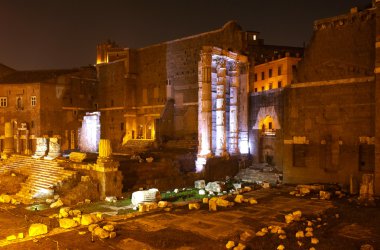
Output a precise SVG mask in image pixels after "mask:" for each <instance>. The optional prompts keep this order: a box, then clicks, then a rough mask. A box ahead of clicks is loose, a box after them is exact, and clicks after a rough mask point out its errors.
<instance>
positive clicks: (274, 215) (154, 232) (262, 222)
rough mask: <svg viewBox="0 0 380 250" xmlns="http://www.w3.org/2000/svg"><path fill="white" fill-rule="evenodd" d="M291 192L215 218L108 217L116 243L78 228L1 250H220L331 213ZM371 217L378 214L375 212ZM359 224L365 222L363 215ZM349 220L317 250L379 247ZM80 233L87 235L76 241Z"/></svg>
mask: <svg viewBox="0 0 380 250" xmlns="http://www.w3.org/2000/svg"><path fill="white" fill-rule="evenodd" d="M291 190H293V188H292V187H282V188H280V189H261V190H256V191H252V192H249V193H245V194H244V197H245V198H249V197H254V198H255V199H256V200H257V201H258V204H254V205H250V204H247V203H244V204H236V205H235V206H233V207H230V208H222V209H219V210H218V211H217V212H209V211H208V205H207V204H202V206H201V209H200V210H192V211H189V210H188V208H187V206H183V207H176V208H175V209H173V210H172V211H170V212H164V211H158V212H151V213H144V214H140V215H139V216H136V217H133V218H127V219H123V216H118V217H110V218H109V221H110V222H111V223H114V224H115V226H116V228H117V235H118V236H117V237H116V238H115V239H107V240H99V239H95V240H94V241H93V240H92V239H91V234H89V233H88V231H87V228H86V227H82V228H76V229H75V230H70V231H67V230H54V231H52V233H49V234H48V235H46V237H43V238H40V239H38V240H37V241H31V240H29V241H24V242H19V243H17V244H9V242H8V243H6V244H3V246H4V249H57V246H58V245H59V249H146V250H154V249H179V250H190V249H224V248H225V244H226V242H227V241H228V240H230V239H234V240H235V242H238V241H239V235H241V233H242V232H244V231H247V232H251V233H252V234H253V235H254V234H255V232H257V231H259V230H260V229H261V228H262V227H267V226H270V225H279V226H282V227H284V228H285V229H286V230H288V227H289V225H286V224H285V220H284V215H286V214H288V213H290V212H293V211H296V210H301V211H302V213H303V215H304V216H305V217H307V218H317V217H319V216H322V214H324V213H326V210H328V209H329V208H335V205H334V204H335V202H334V201H326V200H319V199H315V198H312V197H308V198H307V197H304V198H298V197H294V196H290V195H289V194H288V193H289V191H291ZM349 207H351V206H349ZM349 209H351V208H349ZM375 209H376V208H375ZM355 211H356V212H355V213H356V214H359V215H360V214H361V208H358V209H357V210H355ZM368 211H369V210H368ZM371 211H372V210H371ZM373 211H374V214H376V210H373ZM373 211H372V212H373ZM8 217H10V216H9V215H8V216H7V215H6V214H4V213H3V211H0V222H1V221H2V220H3V221H7V224H8V223H9V221H10V220H11V218H8ZM325 217H326V216H325ZM342 217H343V216H342ZM14 218H15V223H14V226H15V227H19V228H24V227H25V222H22V221H23V219H22V218H18V217H14ZM125 218H126V217H125ZM363 218H366V217H365V214H364V215H363ZM350 219H351V218H346V219H345V220H344V222H343V220H342V221H341V222H339V223H340V224H335V225H332V226H331V228H328V226H326V227H325V228H326V230H325V231H323V232H320V237H321V239H322V237H323V240H324V241H326V244H325V245H322V244H320V245H318V247H317V249H358V244H359V246H360V244H362V243H364V242H368V241H370V242H371V241H372V242H375V243H376V244H378V243H379V242H378V240H377V239H378V238H380V232H379V231H378V230H377V229H375V230H373V229H370V227H367V225H366V224H365V223H368V221H371V218H366V220H367V222H365V220H363V223H360V221H359V223H358V222H357V221H356V222H355V223H354V221H351V220H350ZM374 219H375V218H374ZM320 224H322V223H320ZM332 224H333V223H332ZM8 225H9V224H8ZM1 230H8V231H9V230H10V229H9V228H4V227H2V226H1V224H0V231H1ZM289 230H290V229H289ZM294 230H298V229H294ZM357 230H359V231H360V232H362V233H363V232H366V231H368V232H367V233H366V235H367V238H365V237H361V238H360V239H359V238H358V234H353V233H352V231H357ZM376 230H377V231H376ZM78 231H82V232H86V233H85V234H84V235H79V234H78ZM331 232H337V234H336V235H333V236H334V237H331V236H332V235H331ZM293 233H294V232H292V233H291V235H292V236H291V235H289V234H288V233H287V234H288V237H293V238H294V235H293ZM360 235H363V234H359V236H360ZM262 239H263V242H266V243H265V244H266V245H259V244H257V245H252V243H251V245H250V249H275V248H273V244H278V242H275V243H273V244H272V245H270V246H269V245H268V244H269V243H270V242H271V241H273V240H274V241H278V237H277V238H276V239H274V238H267V239H266V241H265V240H264V238H262ZM253 240H254V239H253ZM305 240H306V239H305ZM323 240H322V241H323ZM342 240H347V241H350V240H351V241H350V242H352V244H351V245H349V244H345V245H344V246H343V247H345V248H339V247H338V246H339V241H342ZM290 241H291V240H290V239H289V240H288V243H287V244H288V245H287V249H295V248H296V247H297V249H303V248H299V247H298V246H297V245H295V244H297V243H296V242H297V240H295V241H294V239H293V242H290ZM328 241H331V242H328ZM304 242H305V241H304ZM309 242H310V240H309ZM337 242H338V243H337ZM1 243H4V241H0V245H1ZM58 243H59V244H58ZM255 244H256V242H255ZM263 244H264V243H263ZM291 244H293V245H291ZM304 244H306V245H304V246H305V247H306V246H308V247H309V245H307V244H308V243H304ZM309 244H310V243H309ZM336 244H338V245H336ZM253 246H255V247H253ZM289 246H290V248H289ZM331 246H333V248H331ZM347 246H348V247H347ZM359 248H360V247H359ZM305 249H306V248H305ZM307 249H309V248H307Z"/></svg>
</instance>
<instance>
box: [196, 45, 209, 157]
mask: <svg viewBox="0 0 380 250" xmlns="http://www.w3.org/2000/svg"><path fill="white" fill-rule="evenodd" d="M211 60H212V55H211V51H202V53H201V61H200V65H199V70H200V72H199V73H200V74H198V83H199V90H198V105H199V108H198V141H199V142H198V144H199V146H198V155H201V156H207V155H209V154H211V129H212V128H211V126H212V100H211Z"/></svg>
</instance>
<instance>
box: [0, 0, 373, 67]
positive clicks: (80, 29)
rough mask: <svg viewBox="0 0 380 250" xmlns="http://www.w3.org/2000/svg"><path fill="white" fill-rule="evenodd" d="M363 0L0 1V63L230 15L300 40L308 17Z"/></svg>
mask: <svg viewBox="0 0 380 250" xmlns="http://www.w3.org/2000/svg"><path fill="white" fill-rule="evenodd" d="M370 3H371V0H212V1H208V0H191V1H190V0H158V1H154V0H150V1H148V0H136V1H129V0H124V1H122V0H104V1H99V0H0V35H1V36H0V63H3V64H5V65H7V66H10V67H13V68H15V69H18V70H32V69H59V68H73V67H78V66H85V65H89V64H94V63H95V57H96V45H97V44H98V43H101V42H104V41H106V40H108V39H111V40H114V41H116V43H117V44H119V45H120V46H122V47H130V48H140V47H144V46H147V45H152V44H155V43H160V42H163V41H168V40H172V39H176V38H181V37H185V36H189V35H194V34H198V33H202V32H206V31H210V30H215V29H218V28H220V27H222V26H223V25H224V24H225V23H226V22H227V21H229V20H236V21H237V22H238V23H239V24H240V25H241V26H242V28H243V30H254V31H259V32H261V38H263V39H264V40H265V44H275V45H290V46H302V45H303V43H304V42H306V43H307V42H308V41H309V39H310V36H311V34H312V23H313V21H314V20H316V19H321V18H326V17H331V16H335V15H339V14H344V13H348V12H349V11H350V8H351V7H354V6H358V7H359V8H360V9H363V8H365V7H369V6H370Z"/></svg>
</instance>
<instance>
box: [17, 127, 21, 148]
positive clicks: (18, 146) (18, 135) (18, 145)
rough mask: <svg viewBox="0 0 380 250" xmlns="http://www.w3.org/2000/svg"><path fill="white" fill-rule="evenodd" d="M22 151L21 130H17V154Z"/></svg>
mask: <svg viewBox="0 0 380 250" xmlns="http://www.w3.org/2000/svg"><path fill="white" fill-rule="evenodd" d="M20 151H21V145H20V130H18V129H17V130H16V153H17V154H19V153H20Z"/></svg>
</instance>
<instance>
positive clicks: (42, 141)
mask: <svg viewBox="0 0 380 250" xmlns="http://www.w3.org/2000/svg"><path fill="white" fill-rule="evenodd" d="M36 143H37V145H36V152H35V153H34V155H33V156H32V157H33V158H35V159H38V158H42V157H44V156H45V155H46V151H47V148H48V144H47V139H46V138H43V137H38V138H37V139H36Z"/></svg>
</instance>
